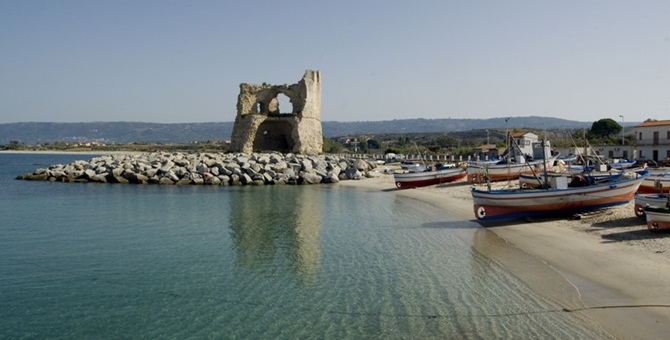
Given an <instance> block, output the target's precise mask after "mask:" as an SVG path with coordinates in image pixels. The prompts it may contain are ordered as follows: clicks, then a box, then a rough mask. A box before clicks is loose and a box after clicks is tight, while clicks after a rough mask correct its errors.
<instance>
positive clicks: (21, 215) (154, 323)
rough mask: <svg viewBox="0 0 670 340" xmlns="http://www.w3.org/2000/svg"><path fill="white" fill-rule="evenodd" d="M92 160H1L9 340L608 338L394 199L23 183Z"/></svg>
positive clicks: (443, 216) (0, 307) (0, 284)
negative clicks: (41, 172) (35, 174)
mask: <svg viewBox="0 0 670 340" xmlns="http://www.w3.org/2000/svg"><path fill="white" fill-rule="evenodd" d="M94 156H95V155H89V154H37V153H30V154H11V153H0V188H1V190H0V338H2V339H128V338H133V339H160V338H167V339H494V338H495V339H511V338H513V339H519V338H533V339H540V338H542V339H545V338H560V339H571V338H588V339H594V338H608V337H609V335H608V334H607V333H605V332H604V331H603V330H602V329H601V328H599V327H598V326H597V325H596V324H594V323H591V322H589V321H588V320H585V319H584V318H583V317H580V316H579V315H577V314H575V313H566V312H564V311H563V310H562V306H561V305H560V303H559V302H555V301H551V300H548V299H546V298H543V297H542V296H540V295H538V294H536V293H534V292H533V291H532V290H531V289H530V288H529V287H528V286H526V284H524V282H522V281H521V280H520V279H518V278H517V277H515V276H514V275H513V274H511V273H509V272H508V271H506V270H505V268H504V267H503V266H502V265H500V264H498V262H496V261H494V260H492V259H490V258H487V257H486V256H484V255H482V254H481V253H480V252H478V251H476V250H475V248H474V247H473V242H474V241H475V240H476V238H478V237H482V233H487V232H491V231H488V230H486V229H485V228H482V227H480V226H479V225H478V224H477V223H475V222H473V221H471V220H465V219H462V218H460V217H458V216H456V215H453V214H450V213H449V212H447V211H444V210H440V209H437V208H436V207H434V206H431V205H429V204H426V203H422V202H419V201H415V200H412V199H408V198H402V197H400V196H398V195H395V194H393V192H391V191H379V190H369V189H361V188H355V187H349V186H342V185H337V184H327V185H301V186H292V185H283V186H279V185H277V186H273V185H267V186H260V187H259V186H233V187H231V186H216V187H215V186H161V185H132V184H129V185H123V184H100V183H57V182H40V181H23V180H16V179H15V178H16V177H17V176H18V175H20V174H24V173H29V172H32V171H34V170H35V169H37V168H45V167H48V166H49V165H52V164H67V163H70V162H72V161H74V160H79V159H82V160H89V159H91V158H92V157H94Z"/></svg>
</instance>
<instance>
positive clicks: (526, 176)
mask: <svg viewBox="0 0 670 340" xmlns="http://www.w3.org/2000/svg"><path fill="white" fill-rule="evenodd" d="M577 175H581V174H580V173H570V172H550V173H547V183H548V184H549V183H551V179H552V178H553V177H565V178H567V179H568V181H570V180H572V179H573V178H574V177H575V176H577ZM613 175H615V174H614V173H610V172H597V173H589V174H588V175H584V176H583V177H586V178H590V179H592V180H593V181H596V182H597V181H600V180H603V179H605V178H607V177H611V176H613ZM544 178H545V176H544V174H542V173H532V172H524V173H521V174H520V175H519V187H520V188H524V189H536V188H540V187H542V186H544V184H545V180H544Z"/></svg>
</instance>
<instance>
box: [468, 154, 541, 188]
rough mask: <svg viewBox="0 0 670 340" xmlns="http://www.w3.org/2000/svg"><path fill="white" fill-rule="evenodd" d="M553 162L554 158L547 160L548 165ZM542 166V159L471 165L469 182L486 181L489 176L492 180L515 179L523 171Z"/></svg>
mask: <svg viewBox="0 0 670 340" xmlns="http://www.w3.org/2000/svg"><path fill="white" fill-rule="evenodd" d="M552 163H553V159H552V160H551V161H549V160H548V161H547V165H549V164H552ZM542 167H543V162H542V161H533V162H529V163H513V164H493V165H469V166H468V183H486V182H487V177H488V181H490V182H500V181H509V180H514V179H517V178H519V175H520V174H521V173H532V172H533V171H539V170H540V169H542ZM547 171H551V167H548V168H547Z"/></svg>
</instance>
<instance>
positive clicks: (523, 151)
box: [468, 132, 559, 183]
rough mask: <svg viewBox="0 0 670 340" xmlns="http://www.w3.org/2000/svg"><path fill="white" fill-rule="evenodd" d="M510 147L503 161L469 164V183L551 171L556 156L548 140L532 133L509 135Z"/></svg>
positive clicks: (505, 179)
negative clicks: (525, 173)
mask: <svg viewBox="0 0 670 340" xmlns="http://www.w3.org/2000/svg"><path fill="white" fill-rule="evenodd" d="M508 138H510V141H509V142H508V143H507V145H508V149H507V151H506V152H505V153H504V154H503V156H502V157H501V161H499V162H497V163H495V164H490V163H485V164H470V165H468V183H485V182H497V181H508V180H514V179H517V178H519V175H520V174H521V173H524V172H537V171H540V170H542V171H550V170H551V168H552V166H553V164H554V161H555V160H556V157H558V156H559V155H553V154H552V152H551V146H550V143H549V142H548V141H544V140H543V141H539V140H537V136H536V135H535V134H532V133H523V132H520V133H516V134H514V135H508Z"/></svg>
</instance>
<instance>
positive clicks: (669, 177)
mask: <svg viewBox="0 0 670 340" xmlns="http://www.w3.org/2000/svg"><path fill="white" fill-rule="evenodd" d="M659 187H660V191H659ZM668 191H670V173H668V172H666V171H663V172H656V171H653V172H652V173H651V175H649V177H647V178H646V179H645V180H644V181H642V184H640V188H639V189H638V190H637V192H639V193H641V194H652V193H658V192H663V193H668Z"/></svg>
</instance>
